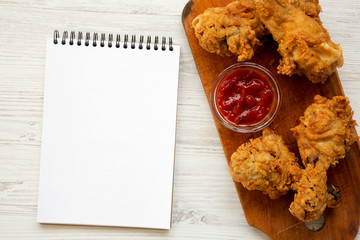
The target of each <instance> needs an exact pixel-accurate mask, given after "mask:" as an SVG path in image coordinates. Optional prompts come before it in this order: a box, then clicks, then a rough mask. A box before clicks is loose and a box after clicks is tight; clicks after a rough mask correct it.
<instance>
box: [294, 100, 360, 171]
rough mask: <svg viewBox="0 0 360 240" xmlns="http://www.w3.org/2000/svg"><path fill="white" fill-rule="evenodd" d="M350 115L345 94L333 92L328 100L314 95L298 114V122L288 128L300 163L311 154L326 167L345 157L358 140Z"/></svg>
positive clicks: (304, 161) (305, 161) (307, 159)
mask: <svg viewBox="0 0 360 240" xmlns="http://www.w3.org/2000/svg"><path fill="white" fill-rule="evenodd" d="M352 116H353V111H352V109H351V107H350V103H349V100H348V99H347V98H346V97H344V96H335V97H333V98H332V99H331V100H330V99H327V98H325V97H322V96H320V95H316V96H315V97H314V103H313V104H311V105H310V106H309V107H308V108H307V109H306V110H305V112H304V116H302V117H300V121H301V123H300V124H299V125H298V126H296V127H294V128H292V129H291V131H293V132H294V136H295V138H296V140H297V142H298V147H299V152H300V156H301V159H302V162H303V164H304V166H306V165H307V164H308V161H309V159H311V158H314V157H315V158H318V159H319V161H321V162H324V164H325V166H326V168H328V167H329V166H328V165H336V164H337V163H338V160H339V159H342V158H344V157H345V154H346V151H348V150H349V148H350V146H351V145H352V144H353V143H354V142H355V141H356V140H358V137H357V135H356V132H355V128H354V126H355V124H356V122H355V121H354V120H352Z"/></svg>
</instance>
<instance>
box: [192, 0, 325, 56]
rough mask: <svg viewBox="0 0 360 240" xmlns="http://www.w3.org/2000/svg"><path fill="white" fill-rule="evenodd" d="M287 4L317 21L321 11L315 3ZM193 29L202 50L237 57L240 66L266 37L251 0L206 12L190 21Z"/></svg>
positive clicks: (307, 0)
mask: <svg viewBox="0 0 360 240" xmlns="http://www.w3.org/2000/svg"><path fill="white" fill-rule="evenodd" d="M288 1H289V3H290V4H292V5H293V6H294V7H295V8H298V9H299V10H300V11H302V12H304V13H305V14H307V15H308V16H310V17H313V18H317V19H318V14H319V13H320V11H321V8H320V5H319V2H318V0H288ZM318 21H320V20H319V19H318ZM192 26H193V28H194V30H195V35H196V37H197V38H198V39H199V43H200V45H201V46H202V47H203V48H204V49H205V50H207V51H209V52H211V53H217V54H219V55H221V56H224V55H225V56H232V55H236V56H238V61H239V62H242V61H247V60H250V59H251V58H252V57H253V56H254V54H255V51H256V50H257V49H258V48H259V46H261V41H260V39H261V38H262V37H264V36H265V35H267V34H269V32H268V31H267V30H266V28H265V26H264V24H263V23H262V22H261V21H260V19H259V18H258V16H257V13H256V6H255V2H254V0H241V1H234V2H232V3H230V4H228V5H227V6H225V7H216V8H209V9H207V10H206V11H205V12H204V13H202V14H200V15H198V16H197V17H196V18H195V19H194V20H193V22H192Z"/></svg>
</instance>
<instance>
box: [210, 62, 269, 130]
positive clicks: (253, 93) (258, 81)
mask: <svg viewBox="0 0 360 240" xmlns="http://www.w3.org/2000/svg"><path fill="white" fill-rule="evenodd" d="M273 102H274V91H273V89H272V87H271V86H270V84H269V81H268V79H267V77H266V76H265V75H263V74H261V73H259V72H257V71H255V70H252V69H238V70H235V71H234V72H232V73H231V74H230V75H229V76H227V77H226V78H225V79H224V80H223V81H222V83H221V84H220V86H219V87H218V91H217V94H216V103H217V105H218V108H219V111H220V113H221V114H222V115H223V117H225V118H226V119H227V120H229V121H230V122H233V123H235V124H236V125H244V124H255V123H258V122H260V121H261V120H262V119H264V118H265V117H266V115H267V114H268V113H269V112H270V110H271V107H272V105H273Z"/></svg>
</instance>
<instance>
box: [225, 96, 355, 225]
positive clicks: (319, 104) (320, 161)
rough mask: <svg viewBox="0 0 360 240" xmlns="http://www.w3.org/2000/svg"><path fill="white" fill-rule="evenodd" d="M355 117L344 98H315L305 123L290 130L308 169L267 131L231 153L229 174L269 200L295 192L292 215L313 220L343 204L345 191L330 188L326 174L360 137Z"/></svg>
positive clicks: (279, 140) (305, 114)
mask: <svg viewBox="0 0 360 240" xmlns="http://www.w3.org/2000/svg"><path fill="white" fill-rule="evenodd" d="M352 115H353V112H352V110H351V107H350V105H349V101H348V99H347V98H346V97H343V96H336V97H334V98H333V99H331V100H330V99H327V98H325V97H322V96H319V95H317V96H315V98H314V103H313V104H311V105H310V106H309V107H308V108H307V109H306V110H305V113H304V116H303V117H301V118H300V120H301V123H300V124H299V125H298V126H296V127H295V128H293V129H291V130H292V131H293V132H294V134H295V138H296V139H297V143H298V147H299V152H300V156H301V159H302V163H303V166H304V168H302V167H301V166H300V165H299V164H298V162H297V158H296V157H295V154H294V153H292V152H290V151H289V149H288V148H287V147H286V145H285V143H284V141H283V139H282V137H281V136H279V135H276V134H275V133H274V132H273V131H272V130H270V129H269V128H266V129H264V130H263V136H261V137H259V138H256V139H251V140H250V141H249V142H248V143H245V144H242V145H241V146H240V147H239V148H238V149H237V151H236V152H234V153H233V154H232V156H231V161H230V165H229V168H230V174H231V175H232V177H233V179H234V181H236V182H240V183H241V184H242V185H243V186H244V187H245V188H247V189H248V190H259V191H263V193H264V194H267V195H269V197H270V198H271V199H275V198H277V197H279V196H281V195H284V194H286V193H287V192H288V191H289V190H292V191H295V192H296V193H295V196H294V201H293V202H292V203H291V205H290V208H289V211H290V212H291V214H293V215H294V216H295V217H297V218H298V219H299V220H301V221H304V222H310V221H314V220H316V219H318V218H319V217H320V216H321V214H322V213H323V212H324V210H325V208H326V207H336V206H337V205H338V204H339V200H340V197H341V190H340V188H339V187H336V186H333V185H329V184H327V170H328V169H329V167H330V166H331V165H335V164H336V163H337V162H338V160H340V159H342V158H344V157H345V154H346V151H348V150H349V148H350V146H351V145H352V144H353V143H354V142H355V141H356V140H357V139H358V137H357V135H356V132H355V130H354V125H355V124H356V123H355V121H354V120H352Z"/></svg>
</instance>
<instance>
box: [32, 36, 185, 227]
mask: <svg viewBox="0 0 360 240" xmlns="http://www.w3.org/2000/svg"><path fill="white" fill-rule="evenodd" d="M91 36H94V37H92V38H90V34H86V37H85V34H84V38H83V34H82V33H79V34H78V36H77V37H76V35H75V34H74V33H72V34H71V36H70V38H67V33H64V34H63V36H62V37H61V36H58V33H57V32H56V34H54V38H49V39H48V40H47V49H46V71H45V87H44V112H43V130H42V144H41V161H40V180H39V197H38V212H37V221H38V222H39V223H51V224H72V225H96V226H120V227H137V228H157V229H169V228H170V226H171V211H172V195H173V194H172V193H173V176H174V155H175V131H176V112H177V96H178V74H179V55H180V46H179V45H176V44H173V43H172V39H169V38H162V39H159V38H158V37H152V38H150V37H146V38H145V37H142V36H140V37H138V36H132V37H131V39H130V37H128V36H127V35H126V36H124V38H122V36H121V35H115V36H116V38H115V37H113V35H109V36H108V37H107V36H106V37H105V35H102V37H101V39H98V38H97V36H98V35H97V34H94V35H91Z"/></svg>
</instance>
